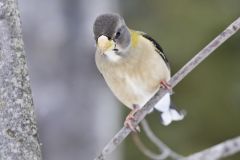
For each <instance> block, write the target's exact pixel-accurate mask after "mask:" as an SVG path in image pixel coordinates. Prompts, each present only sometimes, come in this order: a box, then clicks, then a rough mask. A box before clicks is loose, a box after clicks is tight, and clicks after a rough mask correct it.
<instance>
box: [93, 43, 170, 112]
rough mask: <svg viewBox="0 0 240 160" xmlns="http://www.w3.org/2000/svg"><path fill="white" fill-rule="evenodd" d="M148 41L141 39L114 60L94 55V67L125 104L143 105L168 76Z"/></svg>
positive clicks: (128, 105) (158, 56)
mask: <svg viewBox="0 0 240 160" xmlns="http://www.w3.org/2000/svg"><path fill="white" fill-rule="evenodd" d="M147 43H150V42H148V41H145V39H142V41H141V43H139V44H138V45H137V46H136V47H135V48H131V49H130V50H129V52H130V53H129V54H128V55H127V56H126V57H123V58H122V60H121V61H118V63H114V62H111V61H108V60H107V59H106V58H105V59H104V58H103V57H100V56H98V55H96V63H97V67H98V69H99V70H100V72H101V73H102V75H103V77H104V79H105V81H106V83H107V84H108V86H109V88H110V89H111V90H112V92H113V93H114V95H115V96H116V97H117V98H118V99H119V100H120V101H121V102H122V103H123V104H124V105H126V106H127V107H129V108H130V109H132V105H133V104H137V105H139V106H141V107H142V106H143V105H144V104H145V103H146V102H147V101H148V100H149V99H150V98H151V97H152V96H153V95H154V94H155V93H156V91H157V90H158V89H159V87H160V81H161V80H166V81H168V80H169V79H170V71H169V69H168V67H167V65H166V64H165V62H164V60H163V59H162V58H161V56H160V55H159V54H158V53H157V52H156V51H155V50H154V47H152V45H150V44H147Z"/></svg>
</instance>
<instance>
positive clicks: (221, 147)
mask: <svg viewBox="0 0 240 160" xmlns="http://www.w3.org/2000/svg"><path fill="white" fill-rule="evenodd" d="M237 152H240V136H238V137H236V138H233V139H230V140H227V141H224V142H222V143H219V144H217V145H215V146H212V147H210V148H208V149H205V150H203V151H201V152H198V153H195V154H192V155H190V156H188V157H186V158H182V159H180V160H209V159H211V160H216V159H220V158H224V157H228V156H231V155H233V154H235V153H237Z"/></svg>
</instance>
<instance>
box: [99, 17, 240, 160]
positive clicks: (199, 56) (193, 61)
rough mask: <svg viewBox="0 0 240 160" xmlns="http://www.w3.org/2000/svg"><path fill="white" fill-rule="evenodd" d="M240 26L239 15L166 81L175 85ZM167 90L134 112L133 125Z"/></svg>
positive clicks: (112, 144) (113, 143) (114, 142)
mask: <svg viewBox="0 0 240 160" xmlns="http://www.w3.org/2000/svg"><path fill="white" fill-rule="evenodd" d="M239 28H240V17H238V19H237V20H235V21H234V22H233V23H232V24H231V25H230V26H228V27H227V28H226V29H225V30H224V31H223V32H222V33H221V34H219V35H218V36H217V37H216V38H215V39H214V40H213V41H211V42H210V43H209V44H208V45H207V46H206V47H204V48H203V49H202V50H201V51H200V52H199V53H198V54H197V55H195V56H194V57H193V58H192V59H191V60H190V61H189V62H188V63H187V64H186V65H184V66H183V67H182V68H181V69H180V70H179V71H178V72H177V73H176V74H175V75H174V76H173V77H172V78H171V79H170V81H169V82H168V83H169V84H170V85H171V86H172V87H174V86H176V85H177V84H178V83H179V82H180V81H181V80H182V79H183V78H184V77H185V76H186V75H187V74H188V73H189V72H191V71H192V70H193V69H194V68H195V67H196V66H197V65H198V64H199V63H200V62H202V61H203V60H204V59H205V58H206V57H207V56H209V55H210V54H211V53H212V52H213V51H214V50H215V49H217V48H218V47H219V46H220V45H221V44H222V43H223V42H225V41H226V40H227V39H229V38H230V37H231V36H232V35H233V34H235V33H236V32H237V31H238V30H239ZM167 92H168V91H167V90H164V89H160V90H159V91H158V92H157V93H156V94H155V95H154V96H153V97H152V98H151V99H150V100H149V101H148V102H147V103H146V104H145V105H144V106H143V107H142V108H141V110H139V111H138V112H137V113H136V114H135V119H136V121H135V122H133V125H134V126H137V124H138V123H139V122H140V121H142V120H143V119H144V117H145V116H146V115H147V114H148V113H149V111H150V110H151V109H152V108H153V107H154V105H155V104H156V103H157V102H158V101H159V100H160V99H161V98H162V97H163V96H164V95H165V94H166V93H167ZM130 132H131V130H130V129H128V128H126V127H123V128H122V129H121V130H120V131H119V132H118V133H117V134H116V135H115V136H114V137H113V138H112V139H111V140H110V141H109V142H108V143H107V145H106V146H105V147H104V148H103V150H102V152H101V154H100V155H99V156H97V157H96V158H95V160H102V159H104V158H105V157H106V156H107V155H109V154H110V153H111V152H112V151H113V150H115V149H116V147H117V146H118V145H119V144H120V143H121V142H122V141H123V140H124V139H125V138H126V137H127V136H128V134H129V133H130Z"/></svg>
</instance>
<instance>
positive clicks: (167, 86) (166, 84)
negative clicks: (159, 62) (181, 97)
mask: <svg viewBox="0 0 240 160" xmlns="http://www.w3.org/2000/svg"><path fill="white" fill-rule="evenodd" d="M160 85H161V86H160V87H161V88H164V89H166V90H168V91H169V92H170V93H171V94H173V90H172V86H171V84H169V83H167V82H166V81H165V80H162V81H160Z"/></svg>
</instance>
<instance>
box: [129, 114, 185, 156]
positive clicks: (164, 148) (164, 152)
mask: <svg viewBox="0 0 240 160" xmlns="http://www.w3.org/2000/svg"><path fill="white" fill-rule="evenodd" d="M141 125H142V127H143V130H144V132H145V133H146V135H147V137H148V138H149V139H150V140H151V141H152V143H154V144H155V145H156V146H157V147H158V149H159V151H160V152H161V154H155V153H152V151H150V150H149V149H148V148H146V147H145V146H144V144H143V143H142V142H141V140H140V138H139V136H138V134H133V140H134V142H135V143H136V145H137V147H138V148H139V150H141V151H142V152H143V154H144V155H146V156H147V157H149V158H151V159H154V160H164V159H166V158H167V157H171V158H172V159H180V158H183V156H181V155H179V154H177V153H175V152H174V151H173V150H171V149H170V148H169V147H168V146H167V145H166V144H164V143H163V142H162V141H161V140H160V139H159V138H158V137H157V136H156V135H155V134H154V133H153V131H152V130H151V128H150V127H149V125H148V123H147V121H146V120H145V119H144V120H142V122H141Z"/></svg>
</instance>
